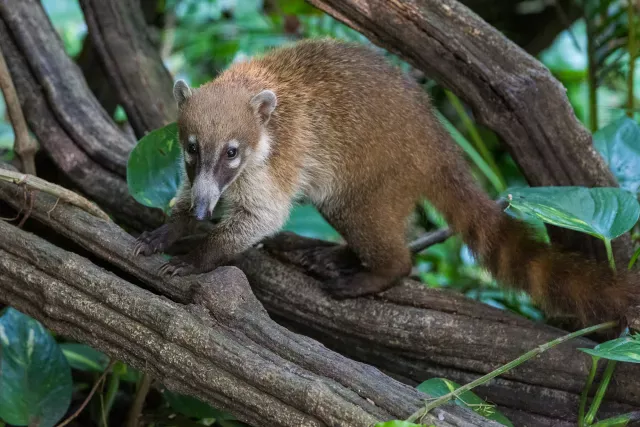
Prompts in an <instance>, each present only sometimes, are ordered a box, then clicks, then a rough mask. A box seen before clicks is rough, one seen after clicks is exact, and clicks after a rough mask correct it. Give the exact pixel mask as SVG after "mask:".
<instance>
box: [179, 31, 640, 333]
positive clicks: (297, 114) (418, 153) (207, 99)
mask: <svg viewBox="0 0 640 427" xmlns="http://www.w3.org/2000/svg"><path fill="white" fill-rule="evenodd" d="M264 90H269V91H272V92H273V93H275V96H276V97H277V106H275V108H274V109H273V112H272V113H271V116H270V117H271V118H270V120H269V121H268V123H267V125H266V132H267V133H268V135H269V139H270V141H271V144H270V146H269V154H268V156H265V158H266V162H267V166H266V167H267V168H268V170H269V172H268V176H266V175H264V171H263V169H260V170H261V171H262V172H259V173H262V174H263V175H259V176H260V179H259V180H254V181H252V183H251V185H248V186H247V185H245V187H243V190H242V191H246V192H252V191H258V190H257V189H255V188H252V186H254V187H255V186H257V187H260V191H263V189H265V188H266V187H265V185H266V184H264V182H266V181H268V182H273V183H275V184H274V185H276V184H277V185H278V186H279V188H280V189H282V191H284V192H285V193H287V194H289V192H291V191H294V190H301V191H303V192H305V193H306V194H307V196H309V198H310V199H311V200H312V201H313V202H314V203H315V205H316V206H317V207H318V208H319V210H320V212H321V213H322V214H323V215H324V216H325V218H326V219H327V220H328V221H329V223H331V225H333V226H334V228H336V229H337V231H338V232H340V233H341V234H342V235H343V237H344V238H345V240H346V241H347V244H348V245H349V246H350V247H351V248H352V249H353V250H354V251H355V253H356V254H357V255H358V257H359V258H360V260H361V261H362V262H363V263H364V264H365V265H366V267H367V269H368V271H367V272H363V273H358V274H356V275H354V276H353V277H350V278H347V279H345V280H342V281H339V282H336V283H335V284H334V285H333V288H332V292H333V293H334V295H339V296H343V297H344V296H357V295H365V294H367V293H376V292H380V291H382V290H385V289H387V288H389V287H390V286H392V285H393V284H394V283H395V282H396V281H397V279H398V278H400V277H402V276H405V275H407V274H408V273H409V271H410V269H411V257H410V254H409V251H408V249H407V247H406V242H405V241H404V236H405V235H404V226H405V220H406V217H407V216H408V215H409V213H410V212H411V210H412V209H413V207H414V204H415V202H416V201H417V199H418V198H419V197H421V196H425V197H426V198H427V199H428V200H429V201H430V202H431V203H432V204H433V205H434V206H435V207H436V208H437V209H438V210H439V211H440V212H441V213H442V214H443V216H444V217H445V219H446V220H447V222H448V223H449V225H450V226H451V228H452V229H453V230H454V231H456V232H458V233H460V234H461V235H462V238H463V239H464V241H465V242H466V243H467V244H468V245H469V247H470V248H471V250H472V251H473V252H474V254H475V255H476V256H477V257H478V258H479V260H480V261H481V262H482V264H483V265H485V266H486V267H487V268H488V269H489V271H490V272H491V273H492V274H493V275H494V277H496V279H497V280H499V281H501V282H502V283H504V284H506V285H511V286H514V287H516V288H519V289H523V290H526V291H527V292H529V293H530V295H531V296H532V297H533V298H534V299H535V300H536V301H538V302H540V303H542V304H543V305H544V306H545V308H546V309H547V310H549V311H556V312H562V313H566V314H575V315H577V316H578V317H579V318H580V319H581V320H582V321H583V322H586V321H591V320H602V319H606V318H609V317H611V318H615V317H619V316H622V315H623V314H624V312H625V310H626V309H627V307H628V306H629V305H630V304H640V279H639V277H638V274H637V273H626V272H620V273H619V274H618V275H617V276H614V275H613V274H612V272H611V271H610V270H609V268H608V266H607V265H604V264H600V263H595V262H593V261H590V260H585V259H583V258H581V257H580V256H579V255H576V254H567V253H563V252H560V251H557V250H555V249H554V248H551V247H549V246H548V245H546V244H544V243H541V242H538V241H536V240H535V239H534V238H533V237H532V236H531V232H530V230H529V228H528V227H526V226H525V225H524V224H523V223H521V222H518V221H516V220H514V219H513V218H511V217H509V216H507V215H506V214H504V213H503V212H502V211H501V210H500V208H499V207H498V206H497V205H496V204H495V203H494V202H493V201H492V200H490V199H489V198H488V196H487V195H486V194H485V193H484V192H483V191H482V190H481V189H479V188H478V187H477V186H476V184H475V182H474V179H473V178H472V176H471V174H470V173H469V171H468V168H467V165H466V163H465V161H464V159H463V157H462V155H461V150H459V148H458V147H457V145H456V144H455V142H454V141H453V140H452V138H451V137H450V135H449V134H448V133H447V132H446V131H445V130H444V128H443V126H442V125H441V124H440V123H439V122H438V121H437V119H436V118H435V116H434V115H433V114H432V111H431V107H430V103H429V100H428V98H427V96H426V95H425V94H424V93H423V92H422V90H421V88H420V87H419V86H418V85H417V84H416V83H415V82H413V81H411V80H410V79H409V78H408V77H405V76H404V75H403V74H402V73H401V72H400V71H399V70H398V69H396V68H395V67H392V66H391V65H390V64H388V63H387V62H386V60H385V59H384V58H383V57H382V56H381V55H379V54H377V53H375V52H374V51H373V50H371V49H369V48H367V47H364V46H360V45H356V44H349V43H342V42H337V41H328V40H313V41H304V42H299V43H297V44H295V45H293V46H289V47H285V48H280V49H277V50H274V51H272V52H271V53H269V54H267V55H265V56H263V57H261V58H255V59H252V60H250V61H247V62H245V63H238V64H235V65H233V66H232V67H230V69H228V70H226V71H225V72H224V73H222V74H221V75H220V77H218V78H217V79H216V80H214V81H213V82H212V83H209V84H207V85H205V86H204V87H202V88H201V89H199V91H200V92H201V93H200V94H198V93H196V94H194V95H193V97H192V98H193V100H192V101H189V102H190V103H191V105H192V107H189V106H188V105H187V107H185V108H186V110H189V108H193V109H195V110H198V111H200V113H199V115H198V114H196V113H193V117H195V118H194V119H193V120H192V122H193V123H195V124H197V125H198V126H200V125H199V124H198V123H200V122H203V121H208V120H210V117H209V116H210V115H215V116H216V117H213V118H212V119H211V120H213V122H216V121H218V122H219V123H225V122H229V121H234V122H237V121H242V120H245V119H243V118H242V117H244V116H242V114H245V113H241V114H240V113H239V114H237V115H233V114H232V112H233V111H235V110H234V109H236V110H238V109H239V110H238V111H240V110H241V111H245V110H246V111H248V105H249V99H250V97H251V96H252V95H253V94H257V93H259V92H261V91H264ZM271 105H272V106H273V104H271ZM186 110H185V111H186ZM195 110H194V111H195ZM189 114H192V113H190V112H188V111H187V112H186V113H184V115H186V116H189ZM247 117H249V116H247ZM232 119H233V120H232ZM246 120H248V121H252V120H253V119H252V118H251V117H249V118H248V119H246ZM236 125H237V123H236V124H234V126H236ZM221 126H222V125H221ZM254 139H256V138H254ZM258 150H259V148H258ZM257 173H258V172H251V171H249V170H248V171H247V172H244V175H245V176H246V175H248V174H257ZM269 185H271V184H269ZM270 209H271V210H272V211H275V209H276V208H275V206H274V207H272V208H270Z"/></svg>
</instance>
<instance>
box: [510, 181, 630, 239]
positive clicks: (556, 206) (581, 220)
mask: <svg viewBox="0 0 640 427" xmlns="http://www.w3.org/2000/svg"><path fill="white" fill-rule="evenodd" d="M507 193H508V198H509V204H510V206H513V207H515V208H516V209H518V211H519V212H521V213H524V214H526V215H530V216H533V217H537V218H538V219H540V220H542V221H544V222H546V223H548V224H552V225H555V226H558V227H564V228H568V229H571V230H576V231H580V232H582V233H587V234H590V235H592V236H594V237H598V238H599V239H602V240H607V239H609V240H611V239H615V238H616V237H619V236H621V235H622V234H624V233H626V232H627V231H629V230H630V229H631V228H632V227H633V226H634V225H635V224H636V223H637V222H638V217H639V216H640V205H639V204H638V200H637V198H636V196H635V195H634V194H632V193H630V192H628V191H626V190H622V189H620V188H585V187H535V188H514V189H510V190H509V191H508V192H507Z"/></svg>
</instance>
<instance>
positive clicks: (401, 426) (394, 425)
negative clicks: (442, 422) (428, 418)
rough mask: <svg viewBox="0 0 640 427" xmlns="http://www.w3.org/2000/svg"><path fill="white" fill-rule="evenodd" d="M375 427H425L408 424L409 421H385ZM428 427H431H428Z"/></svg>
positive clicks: (423, 426)
mask: <svg viewBox="0 0 640 427" xmlns="http://www.w3.org/2000/svg"><path fill="white" fill-rule="evenodd" d="M375 427H426V424H414V423H410V422H409V421H399V420H394V421H387V422H384V423H378V424H376V425H375ZM429 427H432V426H429Z"/></svg>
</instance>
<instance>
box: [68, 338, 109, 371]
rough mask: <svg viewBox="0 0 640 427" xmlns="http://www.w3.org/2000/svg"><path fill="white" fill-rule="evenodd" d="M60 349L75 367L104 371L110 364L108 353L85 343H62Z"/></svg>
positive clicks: (81, 369)
mask: <svg viewBox="0 0 640 427" xmlns="http://www.w3.org/2000/svg"><path fill="white" fill-rule="evenodd" d="M60 349H61V350H62V353H63V354H64V356H65V357H66V358H67V362H69V365H70V366H71V368H73V369H78V370H80V371H89V372H103V371H104V370H105V368H106V367H107V365H108V364H109V357H108V356H107V355H106V354H104V353H101V352H99V351H98V350H95V349H94V348H92V347H89V346H88V345H85V344H79V343H62V344H60Z"/></svg>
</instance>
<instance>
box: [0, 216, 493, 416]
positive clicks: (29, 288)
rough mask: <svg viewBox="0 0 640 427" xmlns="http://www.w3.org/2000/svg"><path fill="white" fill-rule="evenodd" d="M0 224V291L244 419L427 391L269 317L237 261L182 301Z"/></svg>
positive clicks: (356, 408) (382, 412)
mask: <svg viewBox="0 0 640 427" xmlns="http://www.w3.org/2000/svg"><path fill="white" fill-rule="evenodd" d="M66 206H70V205H66ZM74 209H75V208H74ZM54 212H55V211H54ZM91 218H95V217H91ZM98 221H101V220H98ZM101 222H102V223H103V224H105V225H106V224H110V223H107V222H104V221H101ZM68 226H71V227H72V225H71V224H68ZM0 235H2V236H3V239H2V241H1V242H0V289H2V292H1V293H0V299H1V300H2V302H5V303H8V304H10V305H11V306H13V307H16V308H17V309H19V310H22V311H23V312H25V313H27V314H29V315H31V316H34V317H35V318H37V319H39V320H41V321H42V322H44V324H45V325H46V326H48V327H50V328H51V329H53V330H54V331H57V332H59V333H61V334H63V335H66V336H69V337H71V338H74V339H77V340H80V341H82V342H86V343H88V344H90V345H92V346H94V347H95V348H97V349H100V350H102V351H104V352H106V353H107V354H109V355H111V356H112V357H116V358H118V359H120V360H123V361H125V362H126V363H129V364H131V365H132V366H134V367H136V368H138V369H141V370H143V371H145V372H149V373H151V374H152V375H153V376H154V377H155V378H158V379H159V381H161V382H162V383H163V384H165V385H166V386H167V387H168V388H170V389H173V390H176V391H179V392H183V393H188V394H191V395H194V396H197V397H199V398H201V399H203V400H205V401H208V402H210V403H212V404H213V405H215V406H216V407H219V408H221V409H225V410H229V411H231V412H232V413H233V414H235V415H236V416H237V417H238V418H240V419H241V420H244V421H246V422H249V423H252V424H253V425H260V426H292V427H293V426H300V425H309V426H329V425H344V426H354V427H358V426H362V427H369V426H370V425H371V423H374V422H376V421H377V420H386V419H392V418H395V417H406V416H408V415H409V414H410V413H411V411H414V410H416V409H417V408H418V407H419V406H420V405H421V399H422V398H424V397H425V396H424V395H423V394H421V393H420V392H418V391H417V390H415V389H414V388H412V387H410V386H407V385H403V384H401V383H400V382H397V381H395V380H392V379H391V378H389V377H386V376H385V375H383V374H382V373H380V372H379V371H377V370H376V369H374V368H372V367H370V366H367V365H364V364H360V363H358V362H354V361H351V360H349V359H347V358H345V357H343V356H340V355H338V354H336V353H333V352H331V351H329V350H327V349H326V348H324V347H323V346H322V345H321V344H319V343H317V342H316V341H314V340H312V339H310V338H306V337H303V336H299V335H296V334H294V333H292V332H289V331H288V330H286V329H284V328H283V327H281V326H278V325H277V324H275V323H274V322H273V321H271V320H270V319H269V317H268V316H267V314H266V311H265V310H264V309H263V308H262V306H261V305H260V303H259V302H258V301H257V300H256V299H255V297H254V296H253V294H252V293H251V289H250V288H249V286H248V282H247V281H246V278H245V276H244V275H243V274H242V272H241V271H240V270H239V269H237V268H234V267H226V268H222V269H219V270H217V271H216V272H213V273H210V274H207V275H201V276H199V277H197V278H194V279H195V280H192V281H190V282H189V284H190V286H191V288H192V295H193V298H192V303H188V304H187V305H182V304H178V303H175V302H172V301H170V300H168V299H166V298H164V297H160V296H156V295H154V294H152V293H150V292H147V291H144V290H142V289H141V288H139V287H136V286H133V285H132V284H131V283H128V282H126V281H124V280H123V279H121V278H119V277H118V276H116V275H114V274H113V273H110V272H108V271H106V270H104V269H101V268H99V267H97V266H95V265H93V264H91V263H90V262H89V261H88V260H87V259H85V258H82V257H80V256H78V255H75V254H73V253H71V252H67V251H64V250H62V249H60V248H58V247H56V246H54V245H52V244H50V243H48V242H46V241H44V240H42V239H40V238H39V237H37V236H35V235H32V234H30V233H28V232H25V231H22V230H20V229H18V228H16V227H13V226H10V225H8V224H7V223H5V222H0ZM131 248H132V245H129V247H128V249H129V251H128V253H130V250H131ZM154 258H157V259H156V260H155V261H156V262H161V257H159V256H157V257H154ZM183 282H187V281H183ZM433 415H434V417H438V416H440V418H441V419H442V420H441V421H438V418H434V417H430V419H428V420H426V421H427V422H432V423H436V424H437V425H442V426H472V425H481V426H485V425H486V426H489V425H496V426H497V424H495V423H491V422H487V421H485V420H483V419H482V418H480V417H478V416H476V415H475V414H473V413H470V412H469V411H464V410H462V409H461V408H457V407H446V409H441V410H438V411H436V412H434V414H433Z"/></svg>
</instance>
